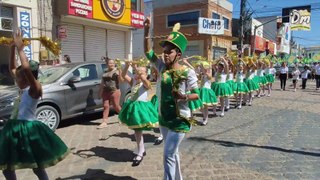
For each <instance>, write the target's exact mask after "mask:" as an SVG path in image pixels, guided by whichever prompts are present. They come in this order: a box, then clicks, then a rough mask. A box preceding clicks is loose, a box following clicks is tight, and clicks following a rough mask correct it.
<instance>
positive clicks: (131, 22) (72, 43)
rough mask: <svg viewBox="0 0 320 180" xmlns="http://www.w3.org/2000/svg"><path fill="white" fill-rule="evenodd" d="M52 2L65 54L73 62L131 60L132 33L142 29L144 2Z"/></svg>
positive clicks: (125, 0) (75, 0) (58, 36)
mask: <svg viewBox="0 0 320 180" xmlns="http://www.w3.org/2000/svg"><path fill="white" fill-rule="evenodd" d="M53 2H54V3H55V10H54V12H55V13H54V14H55V16H56V17H57V18H56V21H57V22H56V23H55V24H56V27H55V32H56V33H55V35H56V38H57V39H58V40H60V42H61V53H62V55H69V56H70V58H71V61H72V62H81V61H96V60H100V59H101V57H102V56H107V57H109V58H119V59H132V30H133V29H134V28H142V27H143V13H141V11H142V10H143V1H142V0H120V1H110V0H69V1H53Z"/></svg>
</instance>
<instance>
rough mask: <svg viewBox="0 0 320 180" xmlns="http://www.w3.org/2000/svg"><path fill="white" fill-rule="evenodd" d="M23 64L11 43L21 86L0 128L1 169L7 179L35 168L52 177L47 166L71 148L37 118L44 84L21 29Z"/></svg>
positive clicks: (12, 61) (19, 44)
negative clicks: (4, 123)
mask: <svg viewBox="0 0 320 180" xmlns="http://www.w3.org/2000/svg"><path fill="white" fill-rule="evenodd" d="M14 44H15V46H16V47H17V50H18V55H19V57H20V61H21V66H19V67H17V66H16V60H15V48H16V47H15V46H12V47H11V58H10V63H9V68H10V71H11V74H12V76H13V77H14V78H15V80H16V83H17V85H18V87H19V89H20V97H19V98H18V99H17V100H16V101H15V105H14V110H13V113H12V116H11V118H10V120H9V121H8V122H7V124H6V125H5V127H4V128H3V129H2V131H1V132H0V154H1V155H0V169H1V170H3V174H4V176H5V178H6V179H17V177H16V174H15V170H16V169H24V168H32V169H33V172H34V173H35V174H36V175H37V176H38V178H39V179H44V180H46V179H49V178H48V175H47V173H46V171H45V168H47V167H49V166H53V165H55V164H56V163H58V162H59V161H61V160H62V159H63V158H64V157H65V156H66V155H67V154H68V152H69V149H68V148H67V146H66V145H65V144H64V143H63V142H62V140H61V139H60V138H59V137H58V136H57V135H56V134H55V133H54V132H53V131H52V130H51V129H50V128H49V127H48V126H46V125H45V124H44V123H42V122H40V121H37V120H36V114H35V111H36V108H37V105H38V100H39V98H41V96H42V87H41V84H40V83H39V81H38V80H37V78H38V69H39V64H38V63H37V62H36V61H33V60H30V61H29V62H28V59H27V57H26V55H25V53H24V51H23V48H24V45H23V42H22V35H21V32H20V31H18V32H17V33H16V35H15V37H14Z"/></svg>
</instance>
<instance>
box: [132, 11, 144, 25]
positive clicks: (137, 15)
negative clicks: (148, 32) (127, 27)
mask: <svg viewBox="0 0 320 180" xmlns="http://www.w3.org/2000/svg"><path fill="white" fill-rule="evenodd" d="M143 22H144V14H143V13H141V12H136V11H131V26H132V27H135V28H143V27H144V26H143Z"/></svg>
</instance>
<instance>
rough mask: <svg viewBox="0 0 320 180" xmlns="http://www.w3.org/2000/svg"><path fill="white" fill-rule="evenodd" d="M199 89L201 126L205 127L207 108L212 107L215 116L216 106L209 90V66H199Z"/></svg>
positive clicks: (212, 94) (210, 74)
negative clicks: (201, 104) (201, 115)
mask: <svg viewBox="0 0 320 180" xmlns="http://www.w3.org/2000/svg"><path fill="white" fill-rule="evenodd" d="M200 67H201V73H202V76H201V87H200V99H201V101H202V103H203V106H204V107H203V108H202V114H203V121H202V122H201V125H207V123H208V115H209V110H208V107H210V106H213V110H214V111H213V114H214V115H216V105H217V104H218V100H217V97H216V95H215V93H214V91H213V90H212V89H211V79H212V72H211V67H210V65H209V64H208V65H201V66H200Z"/></svg>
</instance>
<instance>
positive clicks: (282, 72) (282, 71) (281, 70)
mask: <svg viewBox="0 0 320 180" xmlns="http://www.w3.org/2000/svg"><path fill="white" fill-rule="evenodd" d="M288 71H289V70H288V67H280V74H287V72H288Z"/></svg>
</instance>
